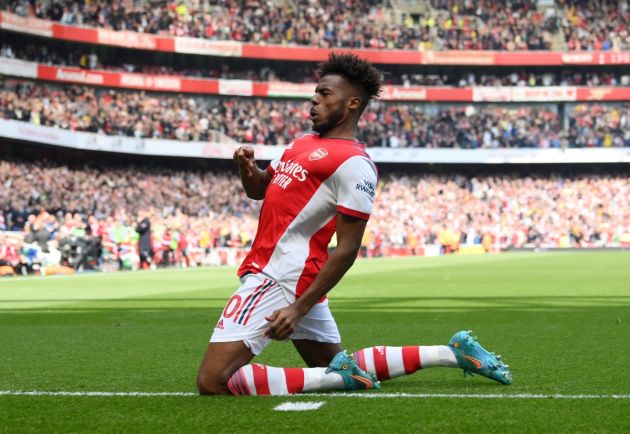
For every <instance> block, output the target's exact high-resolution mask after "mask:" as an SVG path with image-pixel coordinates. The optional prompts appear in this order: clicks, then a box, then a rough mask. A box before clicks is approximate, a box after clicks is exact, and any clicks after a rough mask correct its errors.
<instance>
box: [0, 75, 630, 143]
mask: <svg viewBox="0 0 630 434" xmlns="http://www.w3.org/2000/svg"><path fill="white" fill-rule="evenodd" d="M309 109H310V104H309V103H308V102H302V101H295V100H293V101H290V100H278V99H260V98H249V99H246V98H236V97H231V98H218V97H200V96H192V95H190V96H183V95H172V94H171V95H168V94H152V93H147V92H143V91H127V92H125V91H114V90H108V89H95V88H89V87H85V86H64V87H61V86H56V85H46V84H41V83H36V82H32V81H22V80H5V81H4V82H2V89H1V90H0V118H1V119H12V120H18V121H24V122H30V123H32V124H35V125H45V126H51V127H56V128H62V129H67V130H71V131H88V132H93V133H100V134H107V135H120V136H128V137H137V138H162V139H176V140H183V141H189V140H195V141H208V140H210V138H211V134H212V132H213V131H218V132H220V133H222V134H224V135H226V136H228V137H230V138H232V139H234V140H236V141H238V142H241V143H257V144H267V145H285V144H288V143H290V142H291V141H292V140H293V138H294V137H296V136H298V135H300V134H302V133H305V132H308V131H309V130H310V121H309V120H308V116H309V115H308V112H309ZM359 129H360V131H359V139H360V140H362V141H363V142H364V143H366V145H367V146H381V147H393V148H396V147H421V148H467V149H475V148H566V147H620V146H630V104H628V103H624V104H616V105H613V104H610V105H601V104H600V105H593V104H574V105H572V106H571V108H570V109H569V110H568V112H567V113H566V119H562V118H561V116H560V115H559V114H558V113H557V108H556V107H555V106H554V105H552V104H546V105H542V104H539V105H533V104H530V105H522V104H521V105H514V104H513V105H509V104H508V105H506V104H504V105H492V104H487V105H472V104H471V105H466V106H462V105H460V106H457V105H437V104H412V103H405V104H401V103H393V102H392V103H387V102H380V101H375V102H372V103H371V104H370V105H369V106H368V108H367V109H366V111H365V112H364V114H363V117H362V119H361V122H360V124H359Z"/></svg>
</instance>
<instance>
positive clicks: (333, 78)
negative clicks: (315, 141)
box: [309, 75, 349, 134]
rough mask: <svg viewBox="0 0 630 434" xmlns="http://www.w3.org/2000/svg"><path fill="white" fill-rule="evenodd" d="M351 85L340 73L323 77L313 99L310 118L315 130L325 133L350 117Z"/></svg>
mask: <svg viewBox="0 0 630 434" xmlns="http://www.w3.org/2000/svg"><path fill="white" fill-rule="evenodd" d="M348 93H349V86H348V84H347V83H346V81H345V80H344V78H343V77H341V76H339V75H327V76H325V77H322V79H321V80H319V83H317V87H316V88H315V95H314V96H313V98H312V99H311V104H312V107H311V111H310V117H309V118H310V120H311V122H313V131H315V132H316V133H319V134H325V133H326V132H328V131H330V130H331V129H333V128H334V127H336V126H338V125H341V124H342V123H343V122H345V120H346V119H348V118H349V108H348V98H349V95H348Z"/></svg>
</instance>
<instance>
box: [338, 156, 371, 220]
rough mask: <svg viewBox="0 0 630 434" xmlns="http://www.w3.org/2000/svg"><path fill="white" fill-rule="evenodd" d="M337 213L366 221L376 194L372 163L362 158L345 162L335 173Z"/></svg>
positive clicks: (354, 158) (353, 158)
mask: <svg viewBox="0 0 630 434" xmlns="http://www.w3.org/2000/svg"><path fill="white" fill-rule="evenodd" d="M335 177H336V178H337V179H336V180H335V181H336V182H335V183H336V185H337V211H338V212H340V213H342V214H346V215H350V216H353V217H357V218H360V219H363V220H368V219H369V218H370V214H371V213H372V204H373V202H374V195H375V194H376V182H377V174H376V167H375V166H374V163H372V161H370V160H369V159H368V158H365V157H363V156H356V157H352V158H350V159H348V160H347V161H345V162H344V163H343V164H342V165H341V166H339V169H338V170H337V172H336V173H335Z"/></svg>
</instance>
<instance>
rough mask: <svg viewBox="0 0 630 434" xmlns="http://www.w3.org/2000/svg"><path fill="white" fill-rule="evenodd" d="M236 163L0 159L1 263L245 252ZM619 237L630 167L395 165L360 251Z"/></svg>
mask: <svg viewBox="0 0 630 434" xmlns="http://www.w3.org/2000/svg"><path fill="white" fill-rule="evenodd" d="M235 172H236V171H235V170H232V171H225V170H218V169H217V170H213V171H202V170H174V169H170V168H164V167H142V166H133V165H120V166H114V167H112V166H102V167H101V166H97V165H94V164H88V163H85V164H84V165H81V166H74V167H70V166H68V165H65V164H60V163H59V162H52V161H45V160H42V161H37V162H32V161H20V160H4V161H0V186H2V187H3V188H2V194H1V195H0V231H12V232H11V234H13V235H11V236H9V235H6V234H5V235H2V237H3V239H2V240H0V245H2V246H3V250H2V251H0V261H1V262H0V263H1V264H3V265H10V266H11V267H14V268H15V269H16V270H19V271H20V272H22V271H23V270H24V272H26V271H32V270H33V266H35V267H47V266H51V265H55V264H63V265H65V266H69V267H73V268H75V269H89V268H99V267H100V266H101V265H102V264H103V263H104V262H108V263H110V264H114V266H115V267H116V268H129V269H135V268H140V267H144V268H149V267H155V266H172V265H179V266H190V265H204V264H206V265H207V264H220V263H226V261H232V262H233V261H236V260H237V258H238V255H240V254H242V253H243V251H244V249H246V248H247V247H248V246H249V245H250V244H251V242H252V240H253V238H254V237H255V235H256V222H257V216H258V212H259V206H260V203H259V202H256V201H252V200H249V199H247V197H246V196H245V194H244V193H243V191H242V188H241V186H240V180H239V178H238V176H236V174H235ZM143 222H144V225H143ZM7 233H8V232H7ZM142 237H144V245H142V244H143V241H142ZM615 243H616V244H619V243H630V178H628V177H627V176H610V175H602V176H598V175H585V176H579V175H575V176H570V177H567V176H549V175H544V176H525V177H522V176H515V175H505V174H497V175H485V176H484V175H479V176H463V175H446V174H438V175H430V174H425V175H421V174H417V173H416V174H404V173H393V174H385V175H383V176H382V177H381V180H380V182H379V186H378V193H377V196H376V202H375V204H374V213H373V215H372V218H371V221H370V224H369V225H368V230H367V232H366V235H365V238H364V243H363V254H364V255H367V256H379V255H383V254H388V253H391V252H392V249H397V251H404V252H405V253H406V254H409V253H411V254H414V253H415V254H420V249H422V248H423V246H425V245H437V246H439V248H440V249H441V250H442V252H443V253H449V252H454V251H457V250H458V249H460V247H461V246H462V245H464V246H481V247H483V248H484V249H485V250H487V251H494V250H499V249H509V248H514V247H526V246H529V247H541V246H544V247H572V246H573V247H580V246H591V247H595V246H606V245H610V244H615ZM222 249H223V250H222ZM235 250H236V251H235ZM238 250H240V251H238ZM221 252H222V253H221ZM221 254H223V257H221ZM228 254H230V255H232V257H230V258H228V257H227V255H228ZM141 259H143V260H142V261H141Z"/></svg>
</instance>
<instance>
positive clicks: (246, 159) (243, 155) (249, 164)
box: [232, 146, 254, 176]
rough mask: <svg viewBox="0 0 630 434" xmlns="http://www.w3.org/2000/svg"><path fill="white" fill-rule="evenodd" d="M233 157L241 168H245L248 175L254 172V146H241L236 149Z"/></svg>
mask: <svg viewBox="0 0 630 434" xmlns="http://www.w3.org/2000/svg"><path fill="white" fill-rule="evenodd" d="M232 158H234V161H236V164H237V165H238V167H239V169H240V168H241V167H242V168H244V169H245V171H246V173H247V176H252V175H253V174H254V148H252V147H251V146H241V147H239V148H238V149H237V150H236V151H234V156H233V157H232Z"/></svg>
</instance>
